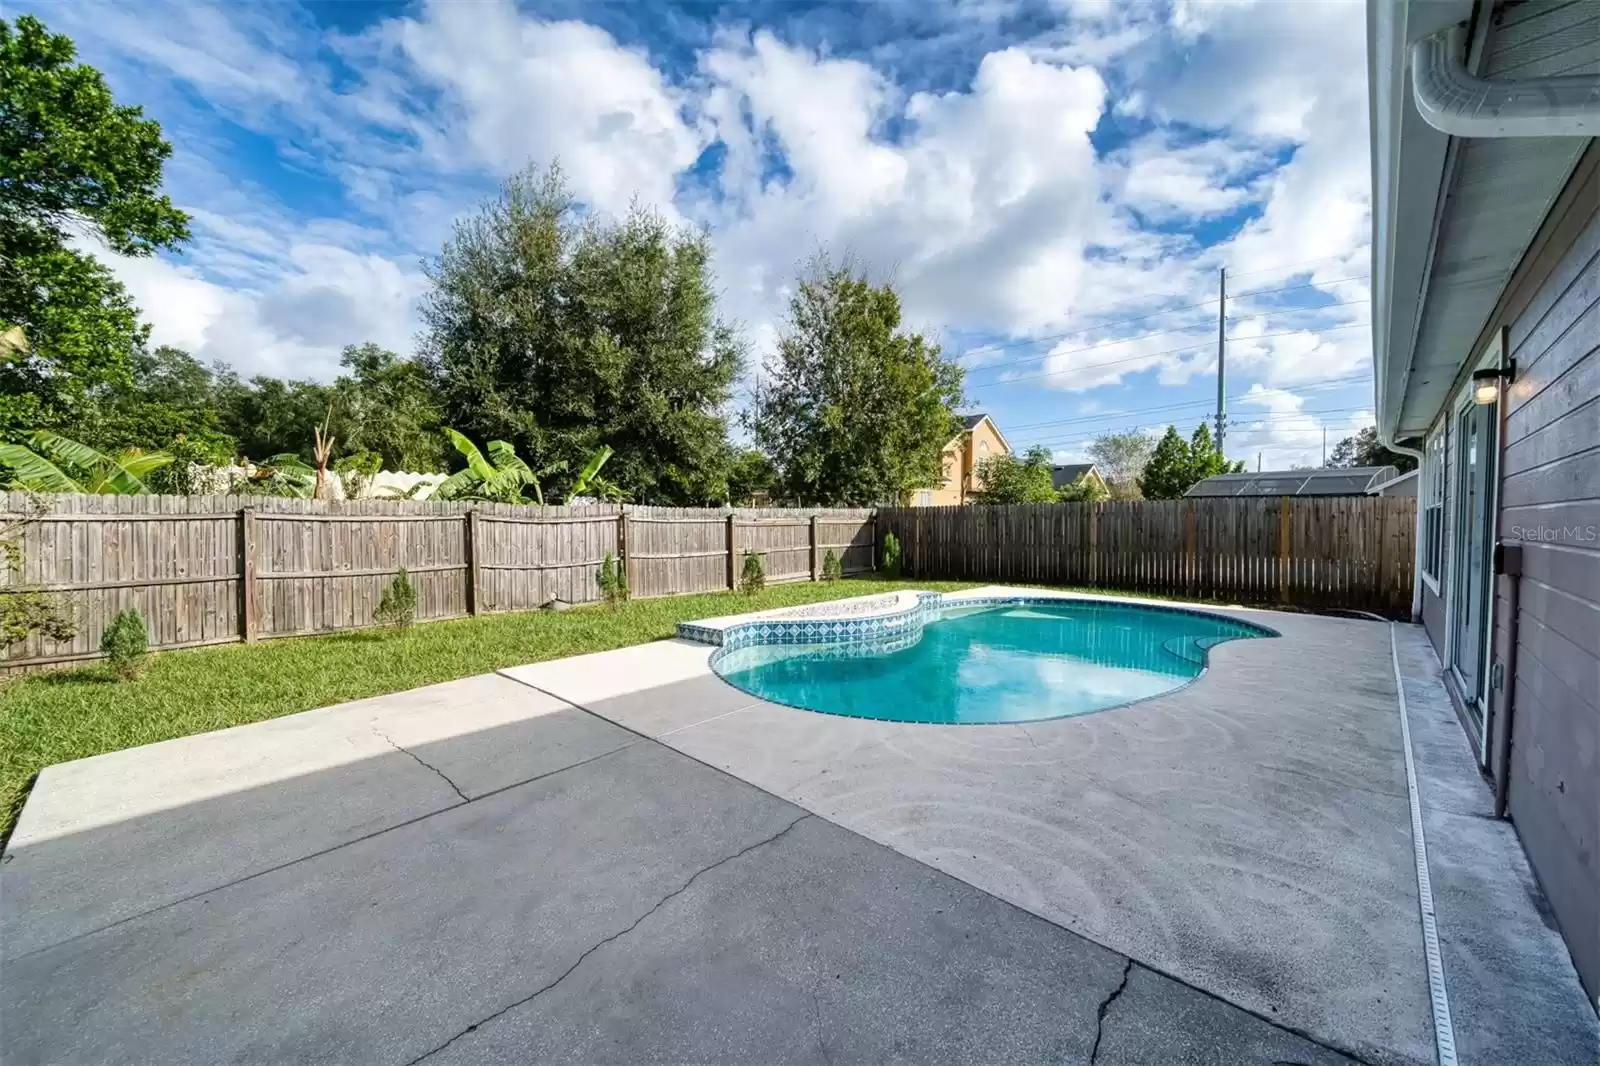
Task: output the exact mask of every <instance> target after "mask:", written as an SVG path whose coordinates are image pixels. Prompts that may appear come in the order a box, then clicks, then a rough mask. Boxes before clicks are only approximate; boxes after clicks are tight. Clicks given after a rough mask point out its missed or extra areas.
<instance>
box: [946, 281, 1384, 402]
mask: <svg viewBox="0 0 1600 1066" xmlns="http://www.w3.org/2000/svg"><path fill="white" fill-rule="evenodd" d="M1211 303H1213V304H1214V303H1216V301H1214V299H1213V301H1211ZM1365 303H1366V301H1365V299H1346V301H1341V303H1338V304H1322V306H1318V307H1283V309H1282V311H1274V312H1267V314H1283V315H1286V314H1294V312H1298V311H1331V309H1333V307H1349V306H1350V304H1365ZM1190 331H1192V330H1157V331H1154V333H1139V335H1138V336H1125V338H1120V339H1115V341H1096V343H1094V344H1086V346H1083V347H1070V349H1067V351H1064V352H1042V354H1038V355H1024V357H1022V359H1008V360H1005V362H1003V363H984V365H982V367H970V368H968V371H966V373H978V371H981V370H1003V368H1005V367H1021V365H1024V363H1037V362H1040V360H1045V359H1056V357H1058V355H1078V354H1080V352H1093V351H1098V349H1102V347H1117V346H1118V344H1133V343H1134V341H1149V339H1152V338H1158V336H1171V335H1174V333H1190ZM1291 333H1306V330H1291ZM1067 336H1070V335H1067ZM1229 339H1234V341H1248V339H1250V338H1229ZM973 387H978V386H973Z"/></svg>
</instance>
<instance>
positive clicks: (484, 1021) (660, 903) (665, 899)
mask: <svg viewBox="0 0 1600 1066" xmlns="http://www.w3.org/2000/svg"><path fill="white" fill-rule="evenodd" d="M391 743H393V742H392V741H391ZM407 754H410V753H409V752H408V753H407ZM413 757H414V756H413ZM419 761H420V760H419ZM815 817H816V815H814V814H810V813H806V814H802V815H801V816H800V817H798V818H796V819H795V820H794V821H792V822H790V823H789V824H788V825H786V826H784V827H783V828H782V829H780V830H778V831H777V832H776V833H774V834H772V835H771V836H769V837H766V838H765V839H762V840H758V841H756V842H755V843H754V844H750V845H748V846H746V847H743V848H740V849H739V850H738V851H736V852H734V853H733V854H732V855H725V856H723V857H722V858H720V859H718V860H717V861H716V862H714V863H712V864H711V865H709V866H704V867H701V868H700V869H699V870H696V871H695V872H694V873H693V874H691V875H690V877H689V879H688V880H687V881H685V882H684V883H683V884H681V885H679V886H678V887H677V888H675V889H673V890H672V891H671V892H668V893H667V894H666V895H665V896H662V897H661V898H660V899H659V900H657V901H656V902H655V904H654V905H653V906H651V907H650V909H649V910H647V911H645V912H644V913H643V914H641V915H639V917H637V918H635V919H634V920H633V921H632V922H630V923H629V924H628V926H627V927H626V928H623V929H620V930H618V931H617V932H615V933H612V934H611V935H610V936H608V937H605V938H604V939H602V940H600V941H598V942H596V943H594V944H592V945H590V946H589V947H588V948H585V949H584V951H583V954H581V955H579V956H578V958H577V960H576V961H574V962H573V964H572V965H571V966H568V967H567V968H566V969H565V970H563V971H562V972H561V973H560V974H559V975H557V976H556V978H555V980H553V981H549V982H547V983H546V984H544V985H542V986H540V987H539V988H536V989H534V990H533V991H532V992H530V993H529V994H528V995H526V996H523V997H522V998H521V999H519V1000H517V1001H516V1002H515V1003H508V1004H506V1005H505V1006H504V1007H501V1008H500V1009H499V1010H497V1011H495V1012H494V1013H493V1014H490V1015H487V1016H486V1017H483V1018H480V1019H478V1020H477V1021H475V1022H473V1023H472V1024H471V1025H469V1026H467V1027H466V1028H465V1029H463V1030H461V1031H460V1032H459V1033H457V1034H455V1035H454V1036H452V1037H451V1038H450V1039H449V1040H446V1041H445V1042H444V1043H442V1044H440V1045H439V1046H438V1047H436V1048H434V1049H433V1050H431V1051H425V1052H423V1053H422V1054H421V1055H418V1056H417V1057H416V1058H414V1059H412V1060H411V1061H410V1062H408V1063H406V1066H417V1063H419V1062H422V1061H423V1060H424V1059H430V1058H432V1057H433V1056H435V1055H437V1054H438V1053H439V1052H441V1051H443V1050H444V1049H445V1048H447V1047H449V1046H450V1045H451V1044H454V1043H455V1042H456V1041H457V1040H460V1039H461V1038H462V1037H465V1036H468V1035H469V1034H471V1033H475V1032H477V1031H478V1030H479V1029H481V1028H482V1027H483V1026H485V1025H488V1024H489V1023H490V1022H492V1021H494V1020H495V1019H496V1018H499V1017H502V1016H503V1015H506V1014H509V1013H511V1012H512V1011H514V1010H516V1009H517V1008H518V1007H522V1006H526V1005H527V1004H529V1003H532V1002H533V1001H534V1000H536V999H538V998H539V997H540V996H542V995H544V994H545V993H546V992H548V991H550V990H551V989H552V988H555V987H556V986H557V985H559V984H560V983H561V982H562V981H565V980H566V979H567V978H568V977H571V976H572V974H573V972H574V971H576V970H577V969H578V967H580V966H582V965H583V963H584V960H586V959H587V958H588V957H589V956H590V955H593V954H594V953H595V952H597V951H599V950H600V949H601V948H603V947H605V946H606V945H607V944H610V943H612V942H613V941H617V940H621V939H622V938H623V937H625V936H627V935H628V934H629V933H631V932H633V931H634V930H635V929H637V928H639V926H641V925H643V924H644V922H645V920H646V919H648V918H649V917H650V916H651V915H652V914H654V913H655V912H656V911H658V910H660V909H661V908H662V907H665V906H666V905H667V904H668V903H671V902H672V901H673V900H674V899H677V898H678V897H679V896H681V895H683V894H684V893H685V892H687V891H689V889H690V888H691V887H693V885H694V883H695V882H696V881H698V880H700V878H702V877H704V876H705V875H706V874H708V873H710V872H711V871H712V870H715V869H717V868H718V867H719V866H725V865H727V864H728V863H730V862H732V861H733V860H735V859H738V858H742V857H744V856H745V855H748V854H750V853H751V852H752V851H755V850H756V849H757V848H763V847H766V846H767V845H768V844H771V843H773V842H775V841H776V840H778V839H779V838H780V837H782V836H783V835H784V834H786V833H788V832H789V830H791V829H793V828H794V827H795V826H797V825H799V824H800V823H801V822H803V821H805V820H806V819H807V818H815Z"/></svg>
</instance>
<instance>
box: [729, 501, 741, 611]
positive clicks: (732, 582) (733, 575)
mask: <svg viewBox="0 0 1600 1066" xmlns="http://www.w3.org/2000/svg"><path fill="white" fill-rule="evenodd" d="M738 587H739V571H738V570H737V569H736V568H735V565H734V553H733V512H732V511H729V512H728V591H729V592H732V591H733V590H734V589H736V588H738Z"/></svg>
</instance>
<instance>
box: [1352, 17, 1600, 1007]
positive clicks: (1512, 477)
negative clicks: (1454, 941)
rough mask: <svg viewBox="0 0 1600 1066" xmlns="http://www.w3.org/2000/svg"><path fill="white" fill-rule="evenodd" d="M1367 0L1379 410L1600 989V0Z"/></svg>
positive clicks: (1464, 678) (1440, 601)
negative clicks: (1599, 11) (1413, 461)
mask: <svg viewBox="0 0 1600 1066" xmlns="http://www.w3.org/2000/svg"><path fill="white" fill-rule="evenodd" d="M1369 12H1370V17H1369V20H1368V29H1369V35H1370V41H1369V45H1370V51H1369V73H1370V75H1371V106H1372V114H1371V134H1372V161H1373V192H1372V205H1373V209H1372V222H1373V236H1372V245H1373V289H1372V299H1373V309H1372V318H1373V359H1374V372H1375V377H1376V379H1377V380H1376V385H1377V423H1378V435H1379V437H1380V439H1381V440H1382V441H1383V442H1384V443H1385V444H1388V445H1390V446H1395V445H1400V446H1402V447H1405V448H1407V449H1408V450H1411V451H1413V452H1414V453H1419V454H1421V455H1422V456H1423V466H1422V473H1421V477H1420V482H1419V486H1420V491H1419V498H1418V505H1419V509H1420V520H1419V523H1418V537H1417V540H1418V567H1417V569H1418V573H1419V579H1418V580H1419V584H1418V588H1417V598H1416V609H1417V612H1418V613H1419V614H1420V616H1421V618H1422V621H1423V624H1424V625H1425V626H1426V628H1427V632H1428V636H1429V638H1430V640H1431V642H1432V644H1433V647H1434V648H1435V650H1437V652H1438V654H1439V658H1440V661H1441V663H1442V664H1443V667H1444V677H1445V682H1446V687H1447V688H1448V689H1449V690H1450V693H1451V697H1452V699H1453V700H1454V702H1455V704H1456V710H1457V713H1458V715H1459V717H1460V719H1461V722H1462V725H1463V726H1464V728H1465V729H1466V732H1467V735H1468V736H1469V737H1470V738H1471V742H1472V747H1473V750H1474V752H1475V754H1476V756H1477V758H1478V760H1479V763H1480V764H1481V765H1482V767H1483V768H1484V770H1485V771H1486V772H1487V773H1488V774H1489V775H1490V776H1491V777H1492V778H1493V780H1494V785H1495V792H1496V807H1497V810H1498V811H1501V812H1504V813H1505V814H1507V815H1508V816H1509V817H1510V818H1511V820H1512V822H1513V823H1514V824H1515V825H1516V829H1517V833H1518V835H1519V836H1520V837H1521V839H1522V844H1523V847H1524V849H1525V850H1526V851H1527V855H1528V860H1529V863H1530V864H1531V865H1532V867H1533V870H1534V873H1535V874H1536V875H1537V876H1538V879H1539V882H1540V884H1541V886H1542V887H1543V889H1544V892H1545V895H1546V897H1547V898H1548V899H1549V903H1550V908H1551V911H1552V913H1553V918H1554V921H1555V923H1556V925H1557V926H1558V927H1559V928H1560V930H1561V933H1562V935H1563V936H1564V937H1565V939H1566V941H1567V944H1568V946H1569V947H1570V949H1571V952H1572V958H1573V962H1574V963H1575V964H1576V966H1577V969H1578V974H1579V976H1580V977H1581V979H1582V980H1583V983H1584V987H1585V988H1586V989H1587V990H1588V993H1589V995H1590V996H1591V997H1600V447H1596V444H1597V441H1600V142H1597V141H1596V140H1595V138H1594V133H1595V131H1597V130H1600V33H1597V32H1596V30H1595V23H1594V18H1595V13H1596V8H1595V5H1594V4H1592V3H1587V4H1585V3H1578V4H1567V3H1559V2H1555V0H1532V2H1529V3H1524V4H1515V5H1513V4H1498V3H1488V2H1470V0H1450V2H1436V3H1427V4H1423V3H1411V4H1406V3H1396V2H1394V0H1373V2H1372V4H1371V6H1370V8H1369ZM1535 78H1537V79H1540V80H1539V81H1538V82H1530V81H1529V80H1528V79H1535Z"/></svg>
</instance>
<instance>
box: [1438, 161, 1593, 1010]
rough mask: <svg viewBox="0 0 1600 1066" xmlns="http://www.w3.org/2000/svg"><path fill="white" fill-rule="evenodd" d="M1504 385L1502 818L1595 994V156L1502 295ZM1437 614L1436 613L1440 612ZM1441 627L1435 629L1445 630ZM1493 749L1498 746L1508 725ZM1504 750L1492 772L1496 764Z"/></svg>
mask: <svg viewBox="0 0 1600 1066" xmlns="http://www.w3.org/2000/svg"><path fill="white" fill-rule="evenodd" d="M1495 324H1496V326H1498V325H1500V324H1504V325H1505V326H1506V328H1507V347H1508V354H1509V356H1510V357H1511V358H1512V359H1515V360H1516V367H1517V377H1516V381H1515V383H1514V384H1513V385H1512V386H1511V388H1510V389H1509V390H1508V392H1507V407H1506V417H1505V444H1504V451H1503V453H1502V460H1501V470H1500V474H1501V484H1500V516H1499V532H1500V539H1501V540H1502V541H1505V542H1518V543H1521V544H1522V553H1523V563H1522V568H1523V574H1522V577H1521V579H1520V589H1519V595H1520V600H1519V604H1518V611H1517V617H1516V619H1515V633H1516V649H1515V652H1516V654H1515V676H1514V677H1512V678H1510V683H1509V684H1508V685H1506V686H1504V687H1502V688H1501V689H1500V690H1499V692H1497V693H1496V707H1495V711H1496V717H1497V718H1501V719H1502V721H1504V719H1503V717H1502V712H1503V711H1504V710H1505V704H1506V700H1507V698H1508V697H1509V699H1510V700H1511V701H1512V704H1511V716H1510V741H1509V742H1510V759H1509V768H1510V769H1509V779H1508V781H1507V782H1506V788H1507V792H1508V796H1509V812H1510V815H1511V818H1512V820H1513V822H1514V823H1515V824H1516V827H1517V831H1518V833H1519V834H1520V836H1521V838H1522V842H1523V847H1524V848H1525V849H1526V850H1527V853H1528V859H1529V862H1530V863H1531V864H1532V866H1533V868H1534V871H1535V872H1536V873H1537V875H1538V877H1539V881H1540V883H1541V884H1542V885H1543V887H1544V890H1545V893H1546V895H1547V896H1548V898H1549V901H1550V905H1551V909H1552V910H1553V911H1554V913H1555V917H1556V921H1557V923H1558V924H1559V926H1560V928H1561V931H1562V934H1563V936H1564V937H1565V938H1566V941H1567V943H1568V945H1569V946H1570V948H1571V950H1572V955H1573V961H1574V962H1575V963H1576V964H1577V968H1578V973H1579V976H1580V977H1581V978H1582V980H1583V982H1584V985H1585V987H1586V988H1587V989H1588V992H1589V995H1590V996H1591V997H1596V996H1600V148H1597V146H1596V145H1594V144H1591V146H1590V149H1589V150H1588V152H1587V153H1586V154H1585V155H1584V157H1583V159H1582V160H1581V161H1580V163H1579V165H1578V167H1577V170H1576V172H1575V173H1574V175H1573V179H1572V182H1571V184H1570V185H1569V187H1568V189H1567V190H1566V192H1564V193H1563V195H1562V197H1561V199H1560V200H1559V201H1558V202H1557V204H1556V206H1555V209H1554V210H1553V211H1552V212H1551V215H1550V217H1549V219H1548V220H1547V221H1546V223H1545V225H1544V227H1543V228H1542V230H1541V232H1540V234H1539V236H1538V238H1536V240H1535V243H1534V246H1533V247H1532V248H1531V249H1530V250H1529V253H1528V256H1527V257H1526V258H1525V259H1524V262H1523V264H1522V266H1521V267H1519V268H1518V271H1517V275H1516V277H1514V278H1513V280H1512V283H1511V285H1510V286H1508V288H1507V291H1506V295H1505V297H1504V298H1502V300H1501V307H1500V313H1498V314H1497V315H1496V318H1495ZM1513 580H1515V579H1512V578H1507V577H1501V578H1498V579H1497V581H1496V589H1497V599H1496V610H1495V658H1496V659H1497V660H1498V661H1499V662H1501V663H1502V664H1506V663H1507V662H1508V658H1509V655H1508V653H1509V651H1510V641H1511V634H1512V632H1513V620H1512V617H1511V612H1510V603H1509V600H1508V595H1509V594H1510V592H1511V590H1512V586H1511V582H1512V581H1513ZM1441 616H1442V612H1441ZM1441 634H1442V626H1441ZM1495 732H1496V738H1495V741H1496V746H1497V748H1498V747H1501V746H1503V745H1504V743H1505V741H1504V735H1503V732H1504V731H1503V730H1501V729H1497V730H1496V731H1495ZM1499 754H1500V752H1499V751H1498V750H1496V751H1493V752H1492V753H1491V756H1492V757H1491V761H1490V765H1491V766H1496V765H1498V761H1497V758H1496V757H1497V756H1498V755H1499Z"/></svg>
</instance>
